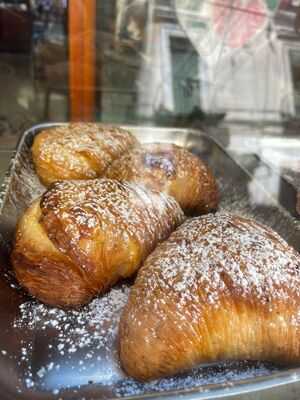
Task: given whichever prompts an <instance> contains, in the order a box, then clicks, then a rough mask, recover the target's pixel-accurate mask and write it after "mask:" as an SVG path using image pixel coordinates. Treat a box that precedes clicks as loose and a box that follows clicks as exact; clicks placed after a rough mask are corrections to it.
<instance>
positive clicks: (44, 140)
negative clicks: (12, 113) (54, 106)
mask: <svg viewBox="0 0 300 400" xmlns="http://www.w3.org/2000/svg"><path fill="white" fill-rule="evenodd" d="M136 145H138V141H137V139H136V138H135V137H134V136H133V135H132V134H131V133H130V132H129V131H127V130H125V129H122V128H119V127H113V126H110V125H104V124H95V123H71V124H68V125H63V126H58V127H55V128H49V129H46V130H44V131H42V132H41V133H39V134H38V135H37V136H36V137H35V139H34V142H33V145H32V158H33V162H34V165H35V169H36V173H37V175H38V176H39V178H40V180H41V182H42V183H43V184H44V185H45V186H47V187H48V186H49V185H50V184H51V183H53V182H55V181H60V180H72V179H93V178H98V177H101V176H102V175H103V173H104V171H105V170H106V168H107V167H108V165H109V164H110V163H111V162H112V161H113V160H115V159H116V158H118V157H120V156H121V155H122V154H123V153H124V152H125V151H127V150H129V149H130V148H132V147H133V146H136Z"/></svg>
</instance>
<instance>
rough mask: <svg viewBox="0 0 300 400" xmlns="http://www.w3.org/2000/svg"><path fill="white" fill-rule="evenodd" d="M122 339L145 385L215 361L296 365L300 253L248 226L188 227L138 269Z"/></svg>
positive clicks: (131, 370) (223, 218) (215, 220)
mask: <svg viewBox="0 0 300 400" xmlns="http://www.w3.org/2000/svg"><path fill="white" fill-rule="evenodd" d="M119 336H120V357H121V363H122V366H123V368H124V370H125V371H126V372H127V373H128V374H129V375H131V376H133V377H135V378H137V379H139V380H148V379H153V378H159V377H162V376H168V375H173V374H176V373H179V372H181V371H184V370H187V369H189V368H192V367H195V366H197V365H199V364H201V363H210V362H215V361H218V360H229V359H231V360H242V359H249V360H267V361H271V362H279V363H290V364H293V363H299V362H300V256H299V254H298V253H297V252H296V251H295V250H294V249H292V248H291V247H290V246H289V245H288V244H287V243H286V242H285V241H284V240H283V239H282V238H281V237H280V236H279V235H278V234H277V233H275V232H274V231H272V229H270V228H267V227H265V226H262V225H260V224H258V223H256V222H254V221H253V220H251V219H246V218H242V217H238V216H233V215H230V214H225V213H224V214H222V213H217V214H216V215H213V214H208V215H205V216H202V217H198V218H194V219H190V220H187V221H186V222H185V223H184V224H183V225H181V226H180V227H179V228H178V229H177V230H176V231H175V232H173V233H172V235H171V236H170V238H169V239H168V240H166V241H165V242H163V243H161V244H160V245H159V246H158V247H157V248H156V249H155V250H154V252H153V253H152V254H151V255H150V256H149V257H148V258H147V260H146V261H145V263H144V265H143V267H142V268H141V269H140V270H139V272H138V275H137V279H136V282H135V284H134V286H133V287H132V289H131V292H130V297H129V300H128V304H127V305H126V307H125V309H124V312H123V314H122V317H121V321H120V333H119Z"/></svg>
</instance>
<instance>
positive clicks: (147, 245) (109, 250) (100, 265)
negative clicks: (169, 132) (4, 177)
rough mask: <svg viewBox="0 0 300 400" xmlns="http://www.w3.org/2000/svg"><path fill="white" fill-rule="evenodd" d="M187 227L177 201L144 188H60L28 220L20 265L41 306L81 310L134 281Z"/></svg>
mask: <svg viewBox="0 0 300 400" xmlns="http://www.w3.org/2000/svg"><path fill="white" fill-rule="evenodd" d="M182 221H183V213H182V211H181V209H180V207H179V205H178V204H177V202H176V201H175V200H174V199H173V198H171V197H168V196H165V195H164V194H162V193H159V192H156V191H150V190H147V189H146V188H144V187H142V186H139V185H137V184H127V183H120V182H117V181H113V180H108V179H95V180H92V181H91V180H86V181H80V180H78V181H63V182H58V183H55V184H53V186H52V187H51V188H50V189H49V190H48V191H47V192H46V193H45V194H44V195H43V196H42V197H41V198H40V199H38V200H36V201H35V202H34V203H33V204H32V205H31V206H30V207H29V208H28V209H27V211H26V212H25V213H24V215H23V216H22V218H21V219H20V221H19V224H18V227H17V232H16V238H15V243H14V248H13V252H12V256H11V259H12V264H13V267H14V270H15V273H16V277H17V279H18V280H19V282H20V283H21V285H23V286H24V287H25V288H26V289H27V290H28V292H29V293H31V294H32V295H33V296H35V297H37V298H38V299H40V300H41V301H43V302H45V303H47V304H51V305H54V306H60V307H72V306H80V305H83V304H85V303H87V302H88V301H89V300H90V299H91V298H92V297H94V296H95V295H97V294H99V293H102V292H104V291H105V290H107V289H108V288H109V287H110V286H112V285H113V284H114V283H115V282H117V281H118V280H119V279H121V278H126V277H129V276H131V275H132V274H133V273H134V272H135V271H136V270H137V269H138V268H139V266H140V265H141V263H142V262H143V261H144V259H145V258H146V257H147V256H148V254H149V253H150V252H151V251H152V250H153V249H154V247H155V246H156V245H157V243H158V242H160V241H162V240H164V239H166V238H167V237H168V235H169V234H170V233H171V231H172V230H174V229H175V228H176V226H177V225H178V224H180V223H181V222H182Z"/></svg>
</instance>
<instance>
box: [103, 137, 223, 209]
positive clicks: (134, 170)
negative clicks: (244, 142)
mask: <svg viewBox="0 0 300 400" xmlns="http://www.w3.org/2000/svg"><path fill="white" fill-rule="evenodd" d="M105 176H107V177H108V178H112V179H118V180H120V181H129V182H136V183H143V184H144V185H146V186H147V187H148V188H150V189H156V190H160V191H162V192H164V193H166V194H168V195H170V196H173V197H174V198H175V199H176V200H177V201H178V203H179V204H180V206H181V208H182V209H183V210H184V211H185V212H186V213H187V214H193V213H197V214H205V213H208V212H210V211H213V210H215V209H216V208H217V206H218V202H219V194H218V188H217V184H216V180H215V178H214V176H213V174H212V172H211V171H210V169H209V167H207V166H206V165H205V164H204V162H203V161H202V160H200V158H199V157H197V156H196V155H194V154H192V153H191V152H189V151H188V150H187V149H185V148H183V147H180V146H176V145H174V144H171V143H148V144H142V145H141V146H138V147H135V148H133V149H132V150H130V151H129V152H127V153H124V154H123V155H122V156H121V157H120V158H119V159H117V160H115V161H114V162H113V163H112V164H111V165H110V166H109V167H108V169H107V171H106V173H105Z"/></svg>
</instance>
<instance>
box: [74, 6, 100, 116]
mask: <svg viewBox="0 0 300 400" xmlns="http://www.w3.org/2000/svg"><path fill="white" fill-rule="evenodd" d="M95 6H96V4H95V0H86V1H84V2H82V1H80V0H73V1H71V2H69V87H70V120H71V121H91V120H93V119H94V114H95V16H96V12H95Z"/></svg>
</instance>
